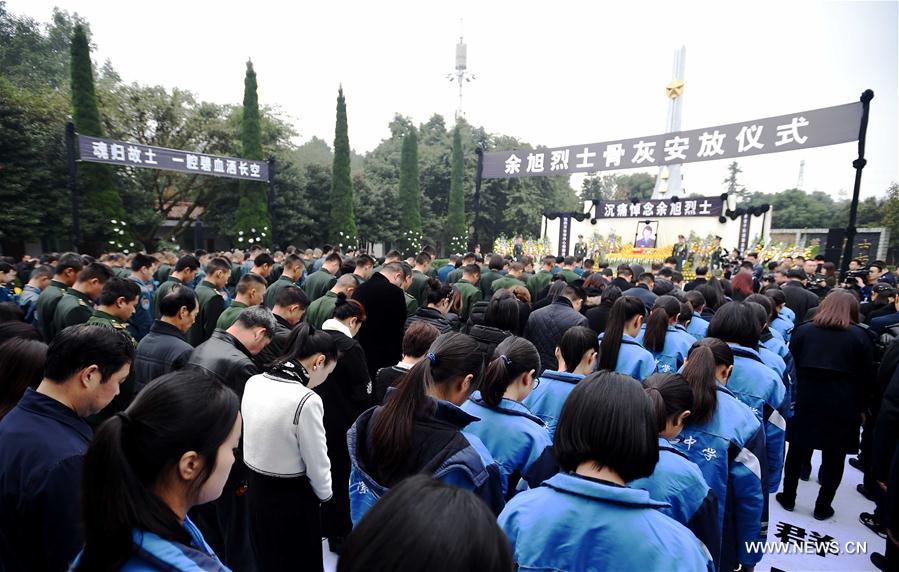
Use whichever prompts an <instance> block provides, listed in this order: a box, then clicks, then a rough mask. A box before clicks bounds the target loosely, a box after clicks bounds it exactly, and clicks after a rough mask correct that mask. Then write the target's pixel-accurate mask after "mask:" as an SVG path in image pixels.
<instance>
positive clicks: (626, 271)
mask: <svg viewBox="0 0 899 572" xmlns="http://www.w3.org/2000/svg"><path fill="white" fill-rule="evenodd" d="M616 270H617V272H618V276H631V277H633V276H634V271H633V270H631V267H630V266H628V265H627V264H619V265H618V268H617V269H616Z"/></svg>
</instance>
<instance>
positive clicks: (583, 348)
mask: <svg viewBox="0 0 899 572" xmlns="http://www.w3.org/2000/svg"><path fill="white" fill-rule="evenodd" d="M616 289H617V288H616ZM598 352H599V342H598V341H597V339H596V332H594V331H593V330H591V329H590V328H585V327H583V326H575V327H573V328H570V329H569V330H568V331H567V332H565V333H564V334H563V335H562V339H561V340H560V341H559V347H557V348H556V360H558V362H559V369H558V371H553V370H544V371H543V373H542V374H541V375H540V378H539V383H538V384H536V385H535V386H534V389H533V391H531V393H530V394H529V395H528V396H527V397H526V398H525V400H524V401H523V403H524V405H525V406H526V407H527V408H528V409H529V410H530V411H531V412H532V413H533V414H534V415H536V416H537V417H539V418H540V419H542V420H543V422H544V423H546V429H547V431H549V437H550V439H552V437H553V435H555V433H556V425H557V424H558V423H559V415H560V414H561V413H562V406H563V405H564V404H565V400H566V399H568V394H570V393H571V391H572V390H573V389H574V385H575V384H576V383H577V382H579V381H580V380H582V379H584V376H585V375H588V374H589V373H590V372H592V371H593V366H594V365H595V363H596V356H597V353H598Z"/></svg>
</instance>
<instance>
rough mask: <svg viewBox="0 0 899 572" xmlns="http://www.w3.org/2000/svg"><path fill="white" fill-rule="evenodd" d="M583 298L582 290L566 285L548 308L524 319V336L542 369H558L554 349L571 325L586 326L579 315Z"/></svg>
mask: <svg viewBox="0 0 899 572" xmlns="http://www.w3.org/2000/svg"><path fill="white" fill-rule="evenodd" d="M585 297H586V295H585V294H584V290H583V289H582V288H576V287H574V286H566V287H565V288H564V289H563V290H562V293H561V294H560V295H559V297H558V298H556V299H555V300H553V302H552V303H551V304H550V305H549V306H546V307H544V308H540V309H539V310H534V311H533V312H532V313H531V315H530V317H529V318H528V323H527V325H526V326H525V328H524V337H525V338H527V339H528V340H529V341H530V342H531V343H532V344H534V346H535V347H536V348H537V352H538V353H539V354H540V365H541V367H542V368H543V369H544V370H546V369H553V370H554V369H557V368H558V367H559V363H558V361H557V360H556V347H558V345H559V342H560V341H562V336H563V335H564V334H565V332H567V331H568V330H569V329H570V328H573V327H575V326H584V327H586V326H587V318H586V317H585V316H583V315H582V314H581V313H580V312H581V306H583V305H584V298H585Z"/></svg>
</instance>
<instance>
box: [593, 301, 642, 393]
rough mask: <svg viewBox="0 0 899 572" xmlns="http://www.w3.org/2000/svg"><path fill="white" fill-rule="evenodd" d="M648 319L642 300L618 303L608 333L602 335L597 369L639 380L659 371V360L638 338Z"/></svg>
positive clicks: (613, 306)
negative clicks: (657, 364)
mask: <svg viewBox="0 0 899 572" xmlns="http://www.w3.org/2000/svg"><path fill="white" fill-rule="evenodd" d="M638 302H639V303H638ZM645 317H646V305H645V304H643V302H642V301H641V300H640V299H639V298H634V297H633V296H622V297H621V298H618V299H617V300H615V303H614V304H612V310H611V311H610V312H609V319H608V321H607V322H606V331H605V332H603V333H601V334H599V359H598V360H597V361H596V369H597V370H603V369H605V370H609V371H615V372H618V373H623V374H624V375H629V376H631V377H633V378H634V379H636V380H639V381H643V380H644V379H646V378H647V377H649V376H650V375H652V374H653V372H655V370H656V360H655V358H654V357H652V354H651V353H649V352H648V351H647V350H646V349H645V348H644V347H643V346H641V345H640V342H638V341H637V339H636V337H635V336H636V335H637V334H639V333H640V326H641V325H642V324H643V319H644V318H645Z"/></svg>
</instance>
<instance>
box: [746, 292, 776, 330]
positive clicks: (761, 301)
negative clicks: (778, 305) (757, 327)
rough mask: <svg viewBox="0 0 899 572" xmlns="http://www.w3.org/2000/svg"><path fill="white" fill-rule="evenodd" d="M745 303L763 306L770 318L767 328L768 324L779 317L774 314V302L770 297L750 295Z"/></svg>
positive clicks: (768, 318)
mask: <svg viewBox="0 0 899 572" xmlns="http://www.w3.org/2000/svg"><path fill="white" fill-rule="evenodd" d="M743 301H744V302H752V303H754V304H758V305H759V306H761V307H762V308H764V309H765V313H766V314H767V316H768V317H767V321H766V324H765V325H766V326H767V324H769V323H771V320H773V319H774V318H775V317H777V316H776V315H775V313H774V302H773V301H772V300H771V298H769V297H768V296H765V295H764V294H750V295H749V296H747V297H746V299H745V300H743Z"/></svg>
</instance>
